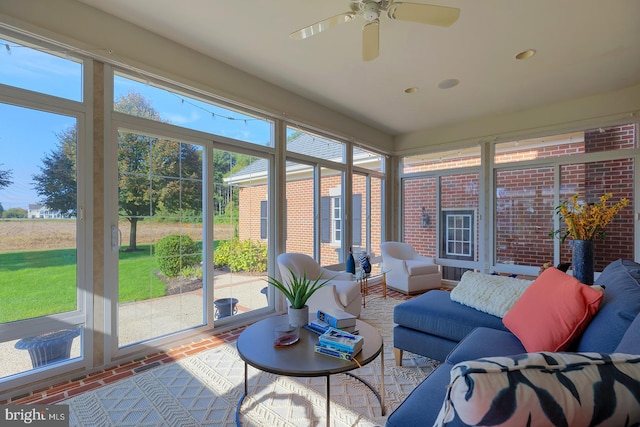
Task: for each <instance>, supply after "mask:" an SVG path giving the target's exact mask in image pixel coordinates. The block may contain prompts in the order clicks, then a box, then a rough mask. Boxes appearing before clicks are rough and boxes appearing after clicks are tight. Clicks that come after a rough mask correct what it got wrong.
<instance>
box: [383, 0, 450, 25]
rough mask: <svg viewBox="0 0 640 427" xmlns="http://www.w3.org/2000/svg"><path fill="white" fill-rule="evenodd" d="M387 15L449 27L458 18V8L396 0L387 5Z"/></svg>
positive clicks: (401, 19)
mask: <svg viewBox="0 0 640 427" xmlns="http://www.w3.org/2000/svg"><path fill="white" fill-rule="evenodd" d="M387 16H389V18H390V19H397V20H400V21H411V22H418V23H420V24H429V25H437V26H439V27H449V26H451V25H452V24H453V23H454V22H456V21H457V20H458V17H459V16H460V9H458V8H457V7H447V6H436V5H433V4H419V3H402V2H398V3H392V4H391V5H390V6H389V9H388V10H387Z"/></svg>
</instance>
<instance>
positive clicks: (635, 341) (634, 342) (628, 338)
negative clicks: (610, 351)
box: [616, 315, 640, 354]
mask: <svg viewBox="0 0 640 427" xmlns="http://www.w3.org/2000/svg"><path fill="white" fill-rule="evenodd" d="M616 353H627V354H640V315H639V316H637V317H636V318H635V320H634V321H633V322H632V323H631V326H629V329H627V332H625V334H624V336H623V337H622V340H620V344H618V347H616Z"/></svg>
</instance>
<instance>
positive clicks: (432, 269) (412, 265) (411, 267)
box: [405, 260, 438, 276]
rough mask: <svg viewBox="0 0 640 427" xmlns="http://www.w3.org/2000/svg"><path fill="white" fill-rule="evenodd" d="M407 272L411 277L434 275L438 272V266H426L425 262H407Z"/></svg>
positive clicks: (432, 264) (431, 264) (430, 264)
mask: <svg viewBox="0 0 640 427" xmlns="http://www.w3.org/2000/svg"><path fill="white" fill-rule="evenodd" d="M405 263H406V266H407V272H408V273H409V275H410V276H422V275H424V274H432V273H437V272H438V266H437V265H436V264H434V263H433V261H432V262H431V263H429V264H425V261H413V260H409V261H405Z"/></svg>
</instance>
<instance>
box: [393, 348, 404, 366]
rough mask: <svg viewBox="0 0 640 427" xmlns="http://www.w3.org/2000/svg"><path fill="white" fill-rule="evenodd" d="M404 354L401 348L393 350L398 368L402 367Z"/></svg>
mask: <svg viewBox="0 0 640 427" xmlns="http://www.w3.org/2000/svg"><path fill="white" fill-rule="evenodd" d="M402 353H403V350H401V349H399V348H394V349H393V357H394V358H395V359H396V366H402Z"/></svg>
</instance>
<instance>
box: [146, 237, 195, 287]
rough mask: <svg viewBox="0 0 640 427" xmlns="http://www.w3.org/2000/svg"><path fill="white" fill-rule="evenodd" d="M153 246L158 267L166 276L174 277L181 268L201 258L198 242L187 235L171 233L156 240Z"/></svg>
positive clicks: (189, 265) (191, 264)
mask: <svg viewBox="0 0 640 427" xmlns="http://www.w3.org/2000/svg"><path fill="white" fill-rule="evenodd" d="M155 246H156V256H157V260H158V267H160V271H161V272H162V274H164V275H165V276H167V277H176V276H178V275H179V274H180V271H181V270H182V269H183V268H186V267H191V266H193V265H194V264H198V263H200V261H201V260H202V255H201V254H200V248H199V247H198V244H197V243H195V242H194V241H193V240H191V237H189V236H187V235H181V234H171V235H169V236H166V237H163V238H162V239H160V240H158V243H156V245H155Z"/></svg>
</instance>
